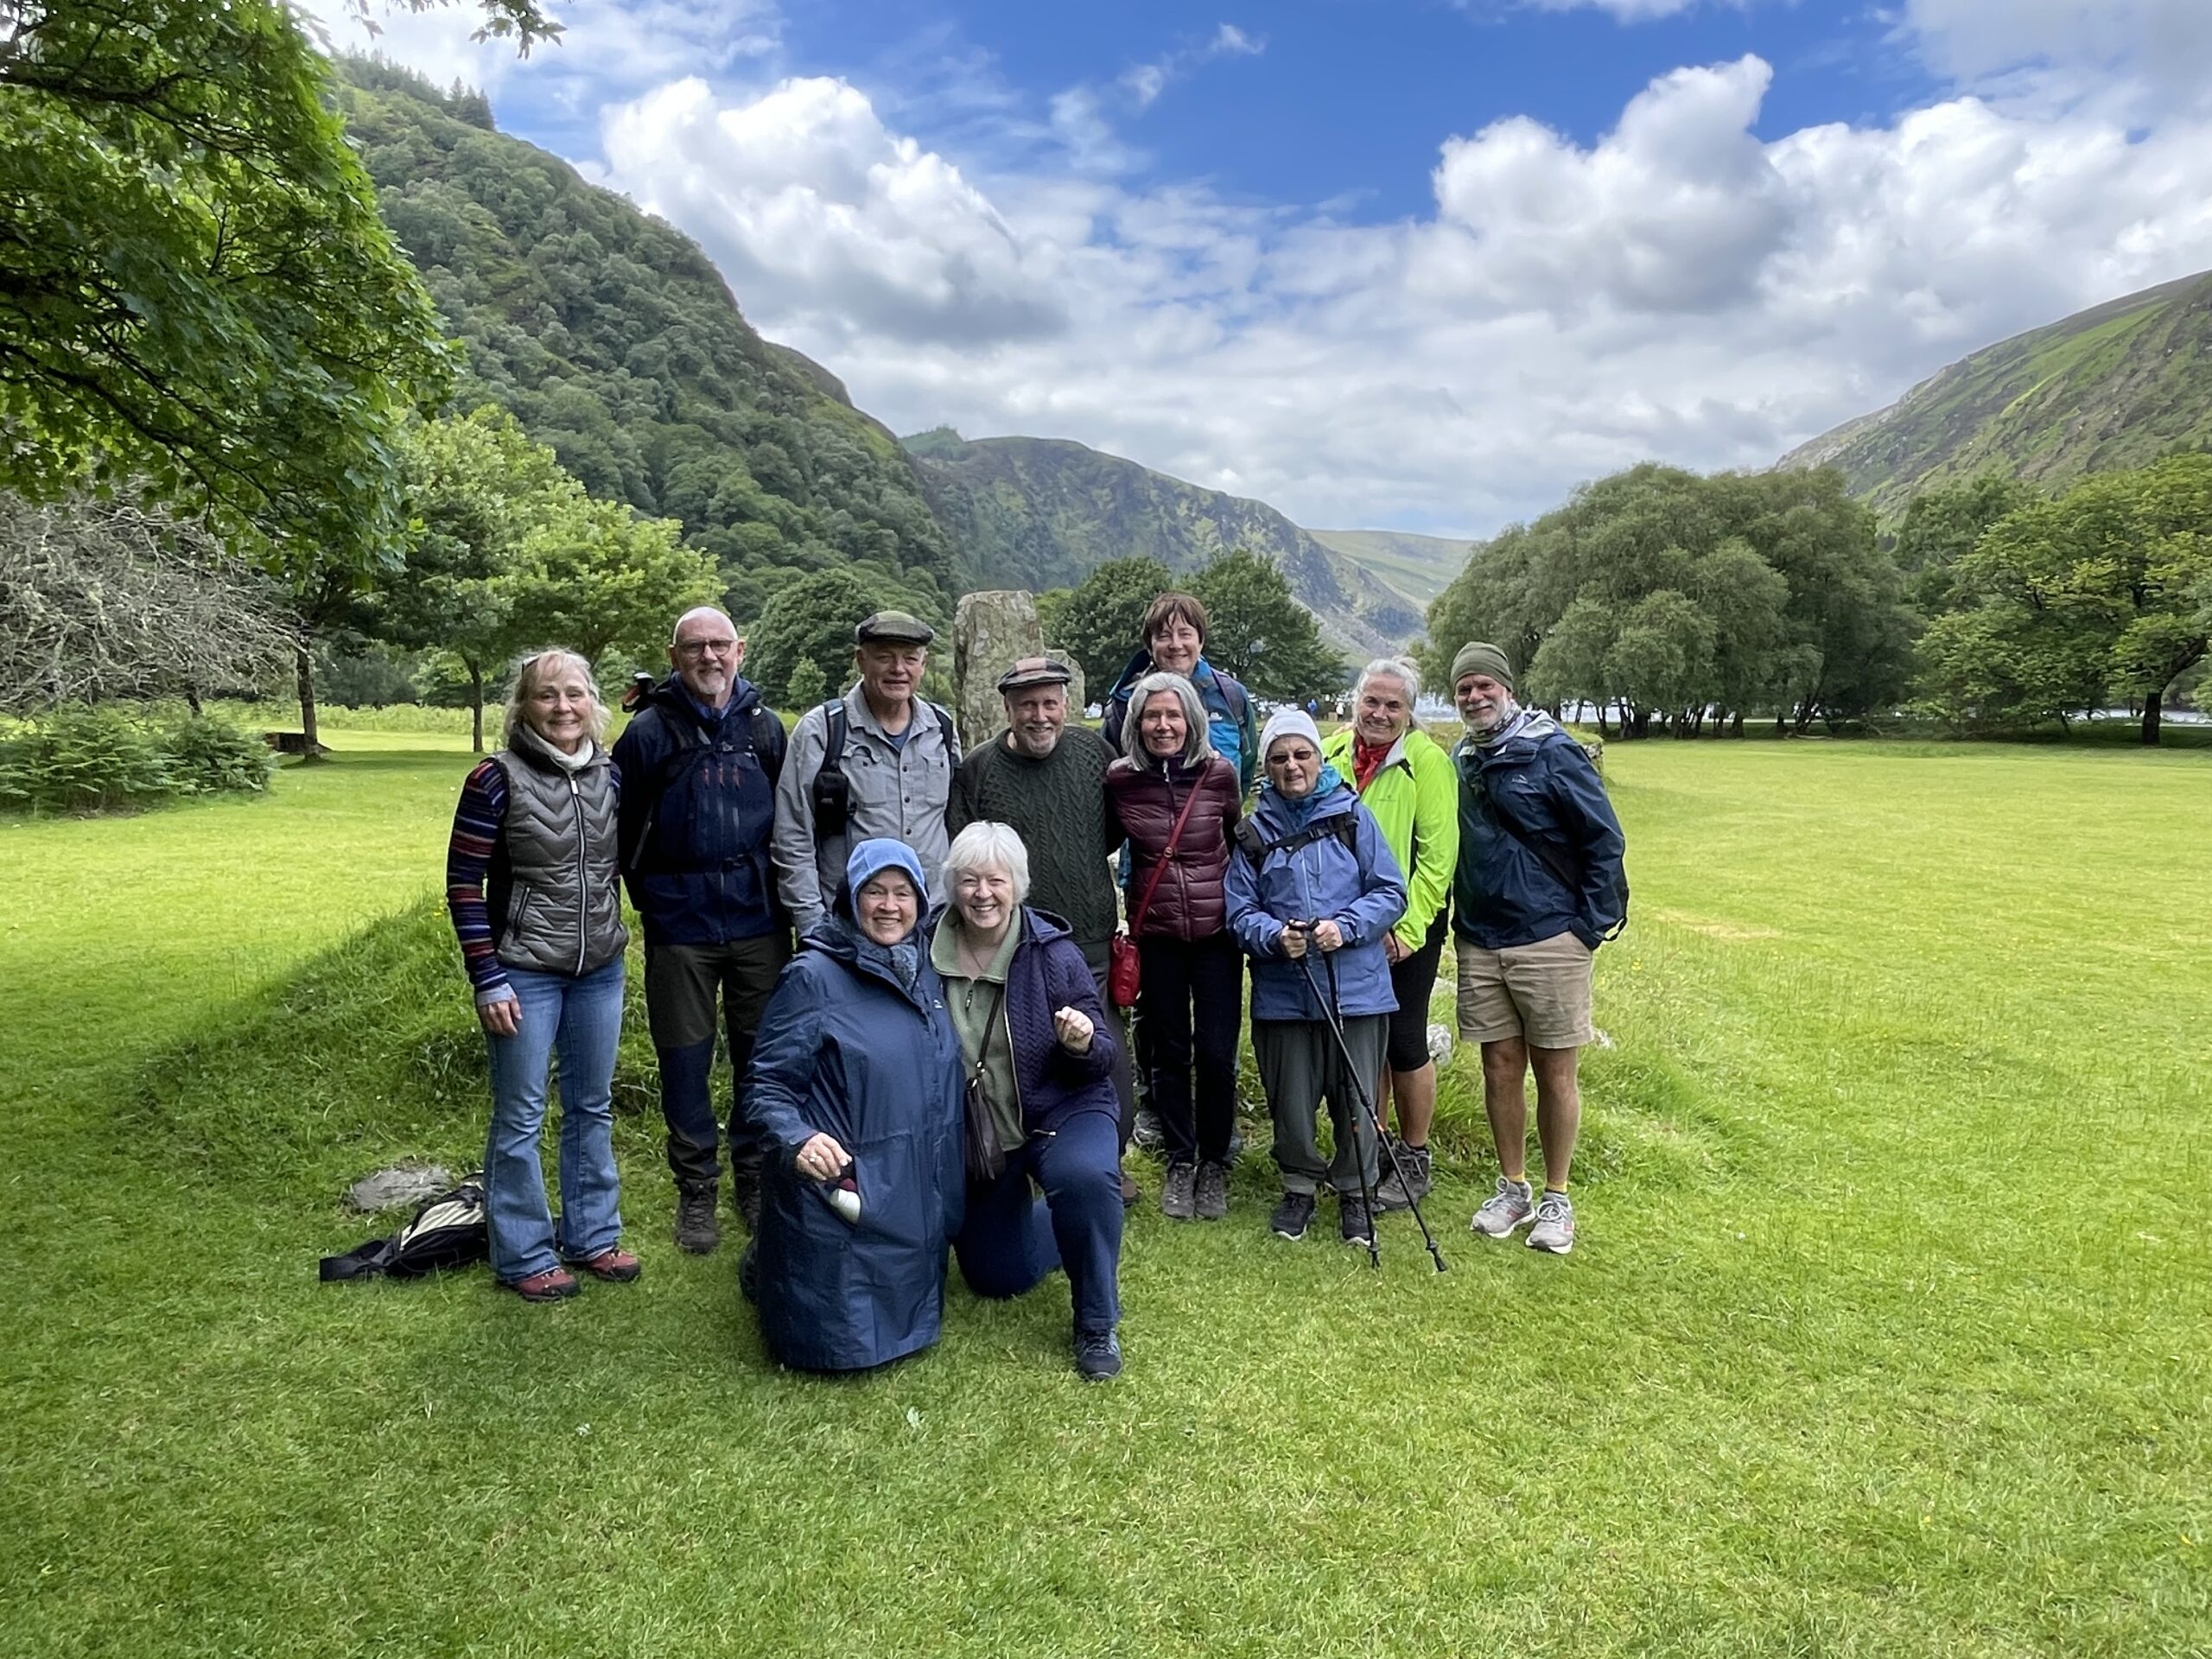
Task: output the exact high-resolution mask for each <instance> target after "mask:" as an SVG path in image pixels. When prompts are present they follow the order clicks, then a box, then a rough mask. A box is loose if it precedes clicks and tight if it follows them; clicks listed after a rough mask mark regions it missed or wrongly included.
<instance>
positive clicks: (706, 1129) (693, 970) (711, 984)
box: [645, 932, 791, 1188]
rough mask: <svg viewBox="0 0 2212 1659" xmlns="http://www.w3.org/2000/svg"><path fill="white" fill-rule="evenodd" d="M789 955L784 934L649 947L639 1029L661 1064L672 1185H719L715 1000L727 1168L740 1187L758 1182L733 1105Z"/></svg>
mask: <svg viewBox="0 0 2212 1659" xmlns="http://www.w3.org/2000/svg"><path fill="white" fill-rule="evenodd" d="M790 960H791V941H790V938H789V936H788V935H786V934H785V933H781V932H777V933H769V934H764V935H762V936H761V937H760V938H756V939H732V940H730V941H729V942H728V944H650V943H649V944H647V945H646V946H645V1020H646V1023H647V1024H648V1025H649V1026H650V1027H652V1036H653V1051H654V1053H655V1055H656V1056H657V1057H658V1059H659V1061H660V1109H661V1115H662V1116H663V1117H664V1119H665V1120H666V1121H667V1123H668V1166H669V1168H670V1169H671V1171H672V1172H674V1173H675V1176H676V1184H677V1185H678V1186H681V1187H685V1188H695V1187H710V1186H712V1185H714V1184H715V1181H716V1180H718V1179H720V1178H721V1157H720V1154H721V1125H720V1124H719V1123H717V1122H715V1103H714V1084H713V1077H714V1069H715V996H716V995H717V994H718V993H719V995H720V996H721V1005H722V1019H723V1023H724V1034H725V1037H726V1039H727V1040H728V1045H729V1065H730V1109H729V1144H730V1163H731V1165H732V1166H733V1168H734V1171H735V1172H736V1173H737V1175H738V1177H739V1179H741V1180H758V1179H760V1146H759V1145H758V1144H757V1143H756V1142H755V1141H753V1137H752V1135H750V1134H749V1133H748V1132H747V1129H746V1128H745V1123H744V1118H743V1114H742V1113H741V1111H740V1109H739V1104H738V1100H739V1096H741V1094H742V1093H743V1092H744V1089H745V1070H746V1067H747V1066H748V1065H751V1064H752V1061H753V1032H754V1031H755V1030H757V1029H758V1028H759V1027H760V1011H761V1010H762V1009H763V1008H765V1007H766V1006H767V1004H768V996H769V994H770V993H771V992H772V991H773V990H774V989H775V988H776V978H777V976H778V975H779V974H780V973H782V972H783V968H784V964H785V963H786V962H788V961H790Z"/></svg>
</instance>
